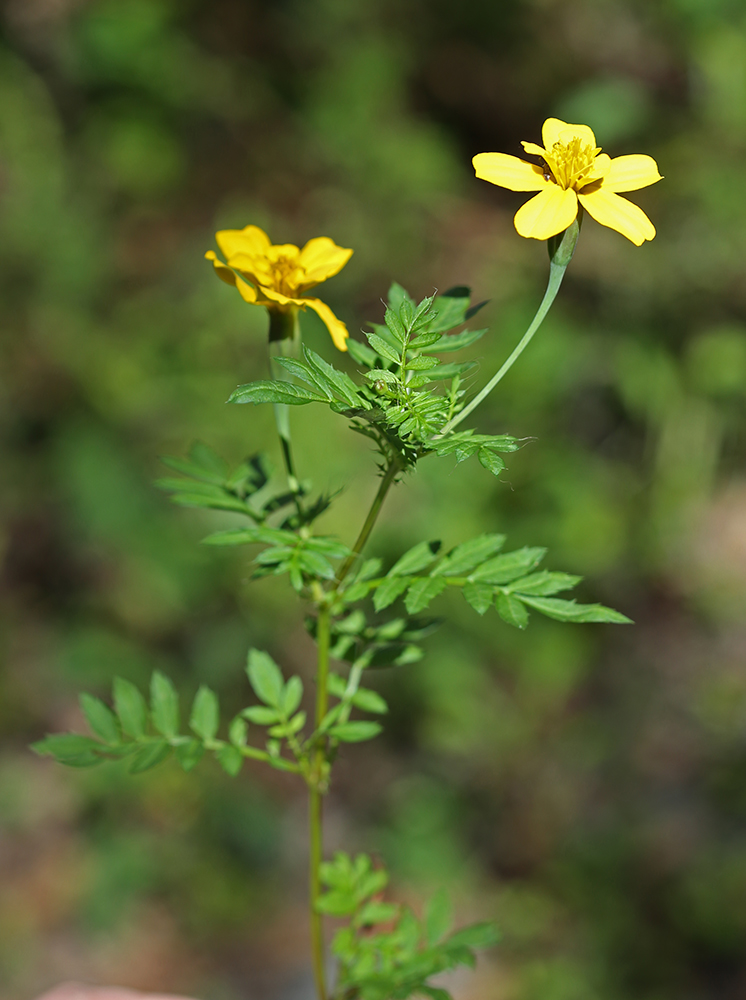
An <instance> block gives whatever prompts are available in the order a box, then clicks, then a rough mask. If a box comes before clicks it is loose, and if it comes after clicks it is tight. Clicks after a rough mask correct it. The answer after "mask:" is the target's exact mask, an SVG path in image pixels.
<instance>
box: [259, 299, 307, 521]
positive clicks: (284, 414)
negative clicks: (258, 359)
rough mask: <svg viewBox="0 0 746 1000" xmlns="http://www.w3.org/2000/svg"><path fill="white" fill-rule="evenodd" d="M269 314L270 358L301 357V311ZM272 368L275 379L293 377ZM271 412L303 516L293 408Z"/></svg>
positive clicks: (280, 407)
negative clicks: (291, 417)
mask: <svg viewBox="0 0 746 1000" xmlns="http://www.w3.org/2000/svg"><path fill="white" fill-rule="evenodd" d="M268 311H269V355H270V358H273V357H277V356H278V355H279V356H280V357H284V358H297V357H298V356H299V354H300V342H301V339H300V324H299V322H298V310H297V309H289V310H279V309H270V310H268ZM271 368H272V374H273V375H274V377H275V378H278V379H282V380H288V379H289V377H290V376H289V375H288V372H287V371H286V370H285V369H284V368H283V367H282V365H272V366H271ZM272 409H273V410H274V415H275V424H276V426H277V433H278V434H279V436H280V448H281V450H282V460H283V462H284V464H285V471H286V473H287V478H288V488H289V489H290V492H291V493H292V494H293V495H294V497H295V506H296V507H297V509H298V513H299V514H302V513H303V507H302V504H301V499H300V482H299V480H298V476H297V474H296V471H295V462H294V461H293V443H292V438H291V435H290V408H289V407H288V405H287V404H286V403H274V404H273V406H272Z"/></svg>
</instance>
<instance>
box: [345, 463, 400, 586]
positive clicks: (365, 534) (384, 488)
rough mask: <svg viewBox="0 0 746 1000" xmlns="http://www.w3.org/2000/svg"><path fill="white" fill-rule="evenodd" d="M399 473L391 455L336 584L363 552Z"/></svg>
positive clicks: (398, 467)
mask: <svg viewBox="0 0 746 1000" xmlns="http://www.w3.org/2000/svg"><path fill="white" fill-rule="evenodd" d="M399 471H400V466H399V459H398V456H397V455H393V456H392V457H391V458H390V459H389V464H388V467H387V468H386V471H385V472H384V474H383V479H382V480H381V485H380V486H379V487H378V492H377V493H376V495H375V497H374V498H373V503H372V504H371V505H370V510H369V511H368V516H367V517H366V518H365V522H364V524H363V526H362V528H361V529H360V534H359V535H358V536H357V540H356V542H355V544H354V545H353V546H352V552H351V553H350V554H349V556H348V557H347V559H345V561H344V563H342V565H341V567H340V569H339V572H338V573H337V582H338V583H341V582H342V580H344V578H345V577H346V576H347V574H348V573H349V572H350V570H351V569H352V566H353V564H354V562H355V560H356V559H357V557H358V556H359V555H360V553H361V552H362V551H363V548H364V547H365V543H366V542H367V541H368V538H369V537H370V533H371V531H372V530H373V527H374V525H375V523H376V521H377V520H378V515H379V514H380V513H381V507H382V506H383V501H384V500H385V499H386V494H387V493H388V491H389V488H390V486H391V484H392V483H393V481H394V479H396V475H397V473H398V472H399Z"/></svg>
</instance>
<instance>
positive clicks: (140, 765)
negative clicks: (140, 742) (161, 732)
mask: <svg viewBox="0 0 746 1000" xmlns="http://www.w3.org/2000/svg"><path fill="white" fill-rule="evenodd" d="M170 753H171V747H170V746H169V745H168V743H167V742H166V740H154V741H153V742H152V743H146V744H145V746H144V747H142V748H141V749H140V750H138V751H137V753H136V754H135V756H134V757H133V759H132V763H131V764H130V766H129V772H130V774H140V773H141V772H142V771H149V770H150V768H151V767H155V766H156V764H160V763H161V761H164V760H165V759H166V757H168V755H169V754H170Z"/></svg>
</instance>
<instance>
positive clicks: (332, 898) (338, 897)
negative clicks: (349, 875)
mask: <svg viewBox="0 0 746 1000" xmlns="http://www.w3.org/2000/svg"><path fill="white" fill-rule="evenodd" d="M316 909H317V910H318V912H319V913H326V914H327V915H328V916H330V917H348V916H351V915H352V914H353V913H354V912H355V910H356V909H357V899H356V898H355V896H354V895H353V893H351V892H343V891H340V890H336V891H334V892H325V893H324V895H323V896H321V897H320V898H319V899H317V900H316Z"/></svg>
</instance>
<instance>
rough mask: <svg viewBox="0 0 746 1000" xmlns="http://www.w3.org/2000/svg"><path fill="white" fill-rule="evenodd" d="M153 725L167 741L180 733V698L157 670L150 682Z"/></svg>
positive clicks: (167, 680) (168, 681)
mask: <svg viewBox="0 0 746 1000" xmlns="http://www.w3.org/2000/svg"><path fill="white" fill-rule="evenodd" d="M150 704H151V711H152V715H153V725H154V726H155V728H156V729H157V730H158V732H159V733H160V734H161V736H165V737H166V738H167V739H173V737H174V736H176V735H177V733H178V732H179V696H178V694H177V693H176V689H175V688H174V686H173V684H172V683H171V681H170V680H169V679H168V677H166V676H165V675H164V674H162V673H161V672H160V671H159V670H156V671H155V672H154V674H153V676H152V678H151V680H150Z"/></svg>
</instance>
